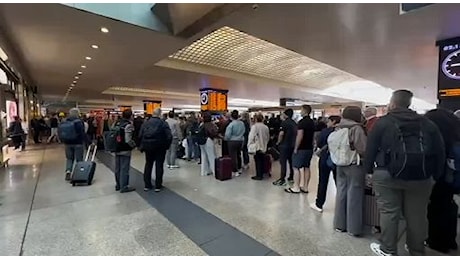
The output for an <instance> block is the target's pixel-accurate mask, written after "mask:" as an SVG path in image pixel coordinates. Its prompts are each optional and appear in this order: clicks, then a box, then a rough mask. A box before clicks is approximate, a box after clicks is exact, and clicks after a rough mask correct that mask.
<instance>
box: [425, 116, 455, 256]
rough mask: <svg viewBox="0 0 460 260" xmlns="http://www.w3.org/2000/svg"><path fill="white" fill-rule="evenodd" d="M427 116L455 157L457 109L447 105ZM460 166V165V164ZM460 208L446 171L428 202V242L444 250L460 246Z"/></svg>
mask: <svg viewBox="0 0 460 260" xmlns="http://www.w3.org/2000/svg"><path fill="white" fill-rule="evenodd" d="M425 116H426V117H427V118H428V119H430V120H431V121H433V123H435V124H436V125H437V127H438V128H439V130H440V132H441V135H442V137H443V140H444V144H445V148H446V155H447V158H448V160H447V161H449V160H452V159H454V158H453V153H452V152H453V147H454V145H455V144H456V143H458V142H460V121H459V120H458V118H457V117H456V116H455V115H454V114H453V113H451V112H449V111H446V110H443V109H435V110H431V111H429V112H428V113H426V115H425ZM455 164H458V162H455ZM451 167H452V166H451ZM445 168H446V170H448V169H449V168H450V167H449V166H448V165H446V166H445ZM455 168H457V167H455ZM457 170H460V169H458V168H457ZM457 212H458V206H457V204H456V203H455V201H454V190H453V188H452V186H451V185H449V183H447V181H446V175H444V176H440V177H439V178H438V179H437V180H436V183H435V184H434V186H433V190H432V192H431V197H430V202H429V204H428V239H427V244H428V246H429V247H430V248H431V249H434V250H437V251H440V252H443V253H448V252H449V251H450V250H457V249H458V245H457V242H456V237H457Z"/></svg>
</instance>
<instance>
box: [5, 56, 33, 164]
mask: <svg viewBox="0 0 460 260" xmlns="http://www.w3.org/2000/svg"><path fill="white" fill-rule="evenodd" d="M0 50H1V48H0ZM0 54H4V52H3V50H1V51H0ZM7 59H8V56H6V54H4V55H0V147H1V150H2V153H1V160H0V163H1V164H3V163H5V162H6V161H7V160H8V159H9V156H10V155H11V151H10V150H11V149H8V144H9V139H8V127H9V125H10V124H11V122H13V121H14V118H15V117H16V116H19V117H20V118H21V119H22V120H23V122H24V124H23V128H24V126H25V127H26V128H27V122H28V120H29V117H30V116H29V115H30V114H31V113H30V112H32V113H33V112H34V111H30V110H29V108H30V106H28V103H29V97H32V96H33V95H32V96H31V95H30V94H29V88H28V87H27V86H26V85H25V84H24V83H23V81H22V79H21V75H20V74H19V73H18V72H16V71H15V70H14V68H13V67H12V66H11V64H10V63H9V61H8V60H7ZM34 102H36V101H34ZM35 109H36V108H35ZM25 130H27V129H25Z"/></svg>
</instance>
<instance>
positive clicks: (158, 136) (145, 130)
mask: <svg viewBox="0 0 460 260" xmlns="http://www.w3.org/2000/svg"><path fill="white" fill-rule="evenodd" d="M139 139H140V145H139V149H140V150H141V151H154V150H163V151H166V150H168V149H169V147H170V146H171V143H172V133H171V129H170V128H169V125H168V123H166V122H165V121H164V120H161V119H160V118H159V117H152V118H150V119H148V120H146V121H145V122H144V124H142V127H141V130H140V132H139Z"/></svg>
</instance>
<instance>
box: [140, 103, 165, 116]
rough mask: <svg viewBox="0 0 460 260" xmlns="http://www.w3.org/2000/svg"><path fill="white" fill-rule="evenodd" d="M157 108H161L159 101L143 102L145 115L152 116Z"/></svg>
mask: <svg viewBox="0 0 460 260" xmlns="http://www.w3.org/2000/svg"><path fill="white" fill-rule="evenodd" d="M157 108H161V101H149V100H144V112H145V113H146V114H149V115H152V114H153V111H155V109H157Z"/></svg>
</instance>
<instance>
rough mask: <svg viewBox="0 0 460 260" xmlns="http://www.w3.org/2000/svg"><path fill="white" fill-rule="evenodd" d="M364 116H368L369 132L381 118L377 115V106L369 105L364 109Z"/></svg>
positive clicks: (367, 127) (367, 129)
mask: <svg viewBox="0 0 460 260" xmlns="http://www.w3.org/2000/svg"><path fill="white" fill-rule="evenodd" d="M364 117H365V118H366V124H365V125H364V126H365V127H366V131H367V133H368V134H369V133H370V132H371V131H372V129H373V128H374V125H375V123H376V122H377V120H379V118H378V117H377V108H375V107H368V108H366V110H364Z"/></svg>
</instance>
